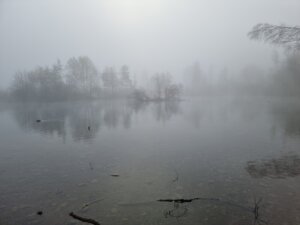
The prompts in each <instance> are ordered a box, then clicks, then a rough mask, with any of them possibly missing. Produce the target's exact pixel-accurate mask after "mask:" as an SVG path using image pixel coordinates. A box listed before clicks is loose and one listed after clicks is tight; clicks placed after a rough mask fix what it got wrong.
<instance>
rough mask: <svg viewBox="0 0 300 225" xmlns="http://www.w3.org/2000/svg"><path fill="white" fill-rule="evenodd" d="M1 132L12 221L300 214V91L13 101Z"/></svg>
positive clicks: (1, 165) (3, 181)
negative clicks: (175, 98) (296, 95)
mask: <svg viewBox="0 0 300 225" xmlns="http://www.w3.org/2000/svg"><path fill="white" fill-rule="evenodd" d="M0 143H1V147H0V224H3V225H4V224H5V225H12V224H22V225H27V224H28V225H29V224H46V225H48V224H49V225H61V224H66V225H75V224H78V225H79V224H84V223H82V222H80V221H78V220H76V219H74V218H72V217H70V216H69V213H70V212H74V213H75V214H76V215H78V216H81V217H84V218H92V219H94V220H96V221H98V222H100V223H101V224H102V225H117V224H124V225H126V224H128V225H129V224H130V225H132V224H140V225H141V224H145V225H146V224H147V225H148V224H176V223H179V224H182V225H184V224H207V225H208V224H209V225H211V224H216V225H220V224H223V225H227V224H228V225H235V224H236V225H240V224H243V225H247V224H249V225H250V224H266V223H268V224H274V225H277V224H278V225H289V224H291V225H292V224H293V225H294V224H300V191H299V190H300V177H299V175H300V148H299V147H300V101H297V100H296V99H287V98H286V99H278V98H276V99H275V98H246V97H240V98H230V97H218V98H217V97H206V98H190V99H189V98H187V99H185V100H184V101H181V102H165V103H164V102H160V103H155V102H152V103H141V102H140V103H138V102H132V101H125V100H124V101H121V100H120V101H117V100H116V101H95V102H72V103H44V104H33V103H28V104H21V103H20V104H17V103H14V104H4V103H2V104H0ZM176 199H177V202H176V201H175V202H174V201H173V202H172V200H176ZM178 199H181V200H182V201H183V200H186V201H187V202H180V200H178ZM157 200H162V201H157ZM165 200H166V201H165ZM38 212H40V213H39V214H42V215H38Z"/></svg>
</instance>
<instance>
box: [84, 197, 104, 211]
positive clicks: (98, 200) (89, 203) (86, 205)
mask: <svg viewBox="0 0 300 225" xmlns="http://www.w3.org/2000/svg"><path fill="white" fill-rule="evenodd" d="M102 200H103V198H102V199H97V200H95V201H92V202H88V203H86V204H84V205H83V206H82V208H81V209H84V208H86V207H89V206H90V205H93V204H95V203H97V202H101V201H102Z"/></svg>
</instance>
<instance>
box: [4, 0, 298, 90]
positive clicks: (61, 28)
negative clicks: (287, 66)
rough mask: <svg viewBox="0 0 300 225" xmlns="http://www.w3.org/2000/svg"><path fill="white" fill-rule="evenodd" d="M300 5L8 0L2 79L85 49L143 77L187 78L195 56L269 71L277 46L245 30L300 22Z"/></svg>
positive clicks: (204, 64)
mask: <svg viewBox="0 0 300 225" xmlns="http://www.w3.org/2000/svg"><path fill="white" fill-rule="evenodd" d="M298 8H299V2H298V1H297V0H289V1H281V0H264V1H258V0H255V1H250V0H246V1H238V0H230V1H226V2H224V1H221V0H216V1H203V0H201V1H193V0H188V1H176V2H174V1H169V0H165V1H158V0H151V1H150V0H143V1H138V0H127V1H120V0H112V1H104V0H101V1H94V0H88V1H79V0H72V1H63V2H62V1H57V0H53V1H47V0H45V1H37V0H26V1H21V0H9V1H8V0H2V1H1V2H0V32H1V35H0V49H1V51H0V76H1V86H2V87H5V86H6V85H8V84H9V82H10V81H11V80H12V76H13V74H14V73H15V72H16V71H19V70H25V69H31V68H33V67H35V66H37V65H46V64H47V65H48V64H51V63H52V62H55V61H56V60H57V59H60V60H61V61H62V62H66V60H67V59H68V58H70V57H73V56H81V55H86V56H89V57H90V58H91V59H92V60H93V61H94V63H95V64H96V65H97V67H99V68H103V67H105V66H121V65H123V64H127V65H129V66H130V67H132V69H133V72H134V73H135V74H137V76H146V75H147V74H151V73H154V72H156V71H169V72H170V73H172V74H174V75H176V76H178V77H179V78H181V77H182V73H183V71H184V69H185V67H186V66H187V65H189V64H192V63H194V62H195V61H198V62H199V63H200V65H201V68H202V69H203V70H205V71H207V72H208V71H210V70H213V71H215V73H217V72H218V71H220V70H222V69H223V68H224V67H227V68H228V69H229V70H230V71H231V73H235V74H238V73H239V71H240V70H241V69H242V68H243V67H244V66H245V65H253V64H254V65H258V66H260V67H262V68H263V69H264V70H267V69H268V68H269V65H270V55H271V54H272V48H271V47H270V46H268V45H263V44H261V43H255V42H252V41H249V39H248V37H247V32H248V31H249V30H250V29H251V28H252V27H253V26H254V25H255V24H257V23H259V22H269V23H273V24H281V23H285V24H290V25H297V24H298V21H299V19H300V18H299V17H300V16H299V13H298Z"/></svg>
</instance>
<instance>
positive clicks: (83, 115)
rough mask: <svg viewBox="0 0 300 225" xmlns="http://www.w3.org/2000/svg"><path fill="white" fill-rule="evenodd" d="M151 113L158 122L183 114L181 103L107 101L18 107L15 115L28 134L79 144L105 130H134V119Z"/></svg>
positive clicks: (18, 105) (13, 109) (14, 110)
mask: <svg viewBox="0 0 300 225" xmlns="http://www.w3.org/2000/svg"><path fill="white" fill-rule="evenodd" d="M150 109H153V111H152V112H153V117H154V119H155V120H156V121H158V122H165V121H168V120H170V119H171V117H172V116H173V115H176V114H178V113H179V112H180V107H179V102H160V103H154V102H153V103H151V102H136V101H108V102H106V101H103V102H76V103H75V102H74V103H57V104H55V103H51V104H26V105H23V104H16V105H14V107H12V111H13V113H12V115H14V118H15V120H16V122H17V124H18V125H19V126H20V127H21V128H22V129H24V130H27V131H34V132H37V133H41V134H45V135H57V136H59V137H61V138H63V139H64V140H65V139H66V136H67V135H70V136H71V138H72V139H73V140H75V141H89V140H92V139H94V138H95V137H96V136H97V133H98V132H99V131H100V129H101V128H109V129H120V128H125V129H130V128H131V127H132V121H135V122H136V120H133V119H132V117H133V116H136V115H137V114H144V113H148V112H149V110H150ZM150 112H151V111H150ZM141 122H143V121H141ZM68 133H69V134H68Z"/></svg>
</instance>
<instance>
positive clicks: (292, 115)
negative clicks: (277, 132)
mask: <svg viewBox="0 0 300 225" xmlns="http://www.w3.org/2000/svg"><path fill="white" fill-rule="evenodd" d="M272 112H273V115H274V118H275V121H276V123H277V124H279V125H280V126H281V127H282V128H283V130H284V133H285V134H286V135H287V136H290V137H294V136H300V107H299V106H298V104H296V105H292V106H291V105H281V106H276V107H274V108H273V111H272Z"/></svg>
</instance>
